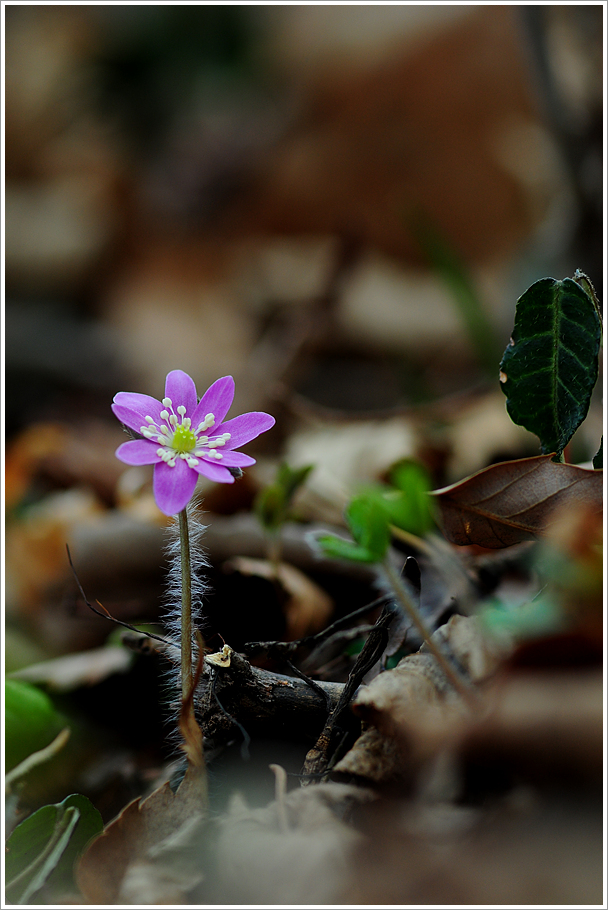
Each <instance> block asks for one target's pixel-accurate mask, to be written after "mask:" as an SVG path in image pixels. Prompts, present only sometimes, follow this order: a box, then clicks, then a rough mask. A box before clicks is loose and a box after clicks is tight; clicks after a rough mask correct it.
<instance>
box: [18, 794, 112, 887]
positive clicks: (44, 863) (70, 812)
mask: <svg viewBox="0 0 608 910" xmlns="http://www.w3.org/2000/svg"><path fill="white" fill-rule="evenodd" d="M102 830H103V821H102V818H101V815H100V814H99V812H98V811H97V809H95V807H94V806H93V805H92V803H91V802H90V801H89V800H88V799H87V798H86V797H85V796H80V795H79V794H73V795H72V796H68V797H67V798H66V799H64V800H63V802H61V803H56V804H54V805H51V806H43V807H42V809H38V811H37V812H34V813H33V814H32V815H30V816H28V818H26V819H25V821H22V822H21V824H20V825H18V826H17V827H16V828H15V830H14V831H13V833H12V834H11V836H10V837H9V839H8V841H7V843H6V882H7V885H6V893H7V899H9V900H10V902H11V903H52V902H53V901H54V900H55V899H57V898H60V897H61V896H62V895H65V894H68V893H69V892H74V891H75V890H76V886H75V884H74V875H73V870H74V863H75V862H76V860H77V859H78V857H79V856H80V855H81V854H82V853H83V851H84V848H85V847H86V845H87V843H88V842H89V841H90V840H91V838H92V837H95V836H96V835H98V834H101V832H102ZM41 889H44V890H43V892H42V894H41V895H38V897H36V895H37V893H38V892H40V891H41Z"/></svg>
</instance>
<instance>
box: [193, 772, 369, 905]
mask: <svg viewBox="0 0 608 910" xmlns="http://www.w3.org/2000/svg"><path fill="white" fill-rule="evenodd" d="M374 798H375V796H374V794H373V793H372V791H370V790H368V789H363V788H361V787H354V786H351V785H347V784H338V783H329V784H318V785H317V786H315V787H307V788H305V789H301V788H297V789H295V790H292V791H291V792H290V793H287V794H286V795H284V796H283V797H282V798H281V799H280V800H279V801H278V802H276V801H275V802H273V803H271V804H270V805H269V806H267V807H266V808H263V809H250V808H248V807H247V806H246V805H245V803H244V802H243V799H242V797H240V796H238V795H237V796H235V797H233V799H232V803H231V806H230V808H229V811H228V814H227V815H226V816H225V817H224V818H222V819H221V821H220V832H219V839H218V849H217V862H218V879H219V893H220V894H221V903H229V904H236V905H241V904H261V905H266V906H268V905H280V906H288V905H291V904H303V905H306V906H309V905H311V904H333V903H335V902H336V901H338V900H339V899H340V896H341V894H342V892H343V889H344V888H345V887H346V886H347V883H348V878H349V874H350V857H351V855H352V853H353V850H354V848H355V846H356V845H357V844H358V843H359V842H360V841H361V840H362V835H361V834H359V833H358V832H357V831H356V830H355V829H354V828H353V827H351V826H350V825H348V824H347V819H348V816H349V815H350V812H351V810H352V809H353V808H355V807H356V806H358V805H363V804H365V803H369V802H371V801H373V800H374ZM207 899H208V898H207Z"/></svg>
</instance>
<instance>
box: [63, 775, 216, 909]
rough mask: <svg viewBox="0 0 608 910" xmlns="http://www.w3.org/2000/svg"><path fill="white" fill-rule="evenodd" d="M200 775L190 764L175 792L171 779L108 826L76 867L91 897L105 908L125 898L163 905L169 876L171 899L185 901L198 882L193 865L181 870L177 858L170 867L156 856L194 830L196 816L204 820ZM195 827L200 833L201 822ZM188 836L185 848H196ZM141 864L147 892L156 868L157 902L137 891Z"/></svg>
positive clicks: (78, 880)
mask: <svg viewBox="0 0 608 910" xmlns="http://www.w3.org/2000/svg"><path fill="white" fill-rule="evenodd" d="M200 777H201V772H200V770H199V769H196V768H194V767H193V766H192V765H189V766H188V770H187V772H186V776H185V777H184V779H183V781H182V783H181V784H180V786H179V788H178V790H177V792H176V793H173V792H172V791H171V787H170V785H169V783H168V782H167V783H165V784H164V785H163V786H162V787H159V789H158V790H155V791H154V793H152V794H151V795H150V796H149V797H148V798H147V799H145V800H143V801H142V800H141V798H140V799H135V800H133V801H132V802H130V803H129V804H128V805H127V806H126V807H125V808H124V809H123V811H122V812H121V813H120V815H118V816H117V817H116V818H115V819H114V821H112V822H110V824H109V825H107V826H106V828H105V829H104V831H103V833H102V834H101V835H100V836H99V837H98V838H97V839H96V840H94V841H93V842H92V843H91V844H90V846H89V848H88V850H87V851H86V853H85V854H84V856H83V857H82V859H81V860H80V862H79V864H78V866H77V867H76V882H77V884H78V887H79V888H80V890H81V891H82V893H83V895H84V896H85V898H86V899H87V901H89V902H90V903H92V904H101V905H102V906H105V905H109V904H114V903H122V902H123V900H127V901H128V903H165V902H167V901H166V897H167V895H166V890H165V889H166V887H167V882H168V879H169V878H170V879H171V888H172V892H171V895H170V900H169V901H168V902H169V903H176V904H178V903H182V902H183V898H182V900H180V897H181V894H183V892H184V891H186V890H189V889H190V888H191V887H193V884H195V883H196V882H195V881H193V875H194V872H193V869H192V868H191V866H192V864H191V863H187V862H186V863H185V864H182V865H184V866H185V868H181V867H180V863H178V862H177V860H176V861H174V862H173V863H172V865H171V869H170V870H169V871H168V870H167V868H166V864H165V862H164V861H162V862H161V861H159V859H158V857H159V855H161V854H162V853H163V852H166V851H167V850H168V849H169V848H171V849H172V850H173V849H174V848H175V843H174V841H175V838H176V837H177V838H178V840H179V839H180V835H183V833H184V831H190V828H191V826H192V825H193V824H194V820H196V821H197V823H198V822H200V823H202V819H203V816H204V812H205V805H204V802H203V801H202V799H201V783H200ZM196 828H197V832H198V830H199V828H200V825H199V824H197V825H196ZM181 840H184V838H183V837H182V838H181ZM185 840H186V843H185V844H182V847H183V848H186V847H187V848H188V849H190V848H194V847H195V844H193V843H192V838H191V837H190V838H185ZM183 853H184V850H183V849H182V851H181V854H183ZM182 859H183V855H182ZM199 865H200V862H199ZM142 867H145V869H146V870H147V871H146V875H145V876H144V878H147V879H148V890H150V880H149V879H150V876H151V874H152V873H151V871H150V869H152V870H154V869H156V871H157V872H158V876H157V878H158V893H157V895H156V899H154V900H151V899H150V895H149V894H147V895H146V898H147V899H146V900H145V901H142V900H139V899H138V895H134V894H133V883H134V881H137V880H139V878H140V872H141V870H142ZM169 872H170V873H171V874H169ZM199 879H200V876H199ZM180 891H181V893H180ZM140 896H141V895H140ZM161 898H162V899H161Z"/></svg>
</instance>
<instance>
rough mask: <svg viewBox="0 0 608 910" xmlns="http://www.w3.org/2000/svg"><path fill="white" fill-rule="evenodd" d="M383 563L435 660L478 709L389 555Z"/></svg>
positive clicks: (462, 693)
mask: <svg viewBox="0 0 608 910" xmlns="http://www.w3.org/2000/svg"><path fill="white" fill-rule="evenodd" d="M382 565H383V568H384V571H385V572H386V575H387V578H388V580H389V582H390V585H391V587H392V589H393V592H394V594H395V597H396V599H397V600H398V602H399V604H400V605H401V606H402V607H403V609H404V611H405V612H406V613H407V615H408V616H409V617H410V619H411V620H412V623H413V624H414V627H415V629H416V630H417V631H418V633H419V635H420V636H421V638H422V640H423V641H424V643H425V644H426V646H427V648H428V649H429V651H430V652H431V654H432V655H433V657H434V658H435V660H436V661H437V663H438V664H439V666H440V667H441V669H442V670H443V672H444V674H445V675H446V677H447V678H448V679H449V681H450V682H451V683H452V685H453V686H454V688H455V689H456V691H457V692H458V693H459V695H461V696H462V698H463V699H464V701H465V702H466V703H467V705H468V706H469V708H470V709H471V710H472V711H476V710H477V709H478V707H479V705H478V701H477V698H476V697H475V695H474V693H473V691H472V689H471V688H470V686H469V685H468V684H467V683H466V682H465V681H464V679H463V678H462V677H461V675H460V674H459V673H457V672H456V670H455V669H454V667H453V666H452V664H451V663H450V661H449V660H448V658H447V657H446V655H445V654H444V653H443V652H442V650H441V649H440V648H439V647H438V646H437V644H436V643H435V642H434V641H433V638H432V636H431V633H430V632H429V630H428V629H427V627H426V624H425V622H424V620H423V619H422V616H421V615H420V611H419V610H418V608H417V607H416V605H415V604H414V603H413V602H412V600H411V598H410V596H409V594H408V593H407V591H406V590H405V588H404V586H403V584H402V582H401V579H400V577H399V574H398V572H396V571H395V568H394V567H393V565H392V563H391V561H390V557H389V556H387V557H386V559H385V560H384V562H383V563H382Z"/></svg>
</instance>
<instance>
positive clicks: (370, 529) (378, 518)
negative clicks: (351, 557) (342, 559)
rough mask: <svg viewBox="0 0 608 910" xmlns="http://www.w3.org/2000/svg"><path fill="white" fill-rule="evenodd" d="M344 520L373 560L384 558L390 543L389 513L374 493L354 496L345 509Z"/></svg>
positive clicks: (378, 560)
mask: <svg viewBox="0 0 608 910" xmlns="http://www.w3.org/2000/svg"><path fill="white" fill-rule="evenodd" d="M345 516H346V521H347V523H348V527H349V528H350V532H351V534H352V535H353V537H354V538H355V540H356V541H357V543H358V544H359V546H360V547H363V549H365V550H368V551H369V552H370V553H371V554H372V555H373V556H374V557H375V561H377V562H380V561H381V560H382V559H384V554H385V553H386V551H387V549H388V545H389V543H390V531H389V520H390V519H389V515H388V511H387V510H386V508H384V507H383V506H382V505H381V504H380V503H379V502H378V501H377V498H376V496H375V495H373V496H369V495H366V494H362V495H360V496H355V498H354V499H352V500H351V502H350V504H349V506H348V508H347V509H346V513H345Z"/></svg>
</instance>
